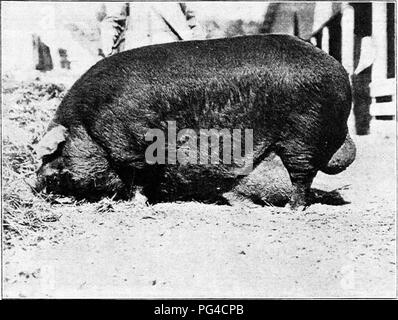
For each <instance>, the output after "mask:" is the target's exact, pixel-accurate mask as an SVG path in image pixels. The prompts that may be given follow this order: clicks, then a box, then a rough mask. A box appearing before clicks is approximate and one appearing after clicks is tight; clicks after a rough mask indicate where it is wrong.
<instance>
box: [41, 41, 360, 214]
mask: <svg viewBox="0 0 398 320" xmlns="http://www.w3.org/2000/svg"><path fill="white" fill-rule="evenodd" d="M350 108H351V89H350V83H349V80H348V76H347V74H346V71H345V70H344V68H343V67H342V66H341V65H340V63H338V62H337V61H336V60H335V59H333V58H332V57H330V56H329V55H328V54H326V53H325V52H323V51H321V50H319V49H318V48H316V47H314V46H313V45H311V44H309V43H306V42H304V41H301V40H299V39H297V38H295V37H292V36H288V35H258V36H244V37H235V38H229V39H214V40H205V41H185V42H178V43H169V44H161V45H154V46H147V47H142V48H138V49H134V50H130V51H126V52H122V53H119V54H116V55H114V56H111V57H109V58H106V59H104V60H101V61H99V62H98V63H97V64H96V65H94V66H93V67H92V68H91V69H90V70H88V71H87V72H86V73H85V74H84V75H83V76H82V77H81V78H80V79H79V80H77V81H76V83H75V84H74V85H73V86H72V88H71V89H70V90H69V92H68V93H67V94H66V96H65V97H64V99H63V101H62V102H61V104H60V106H59V107H58V110H57V112H56V114H55V117H54V119H53V121H52V122H51V124H50V125H49V128H48V132H47V134H46V135H45V137H44V138H43V140H42V141H41V142H40V144H39V146H38V148H37V151H38V154H39V156H40V157H42V160H43V163H42V166H41V168H40V169H39V171H38V184H37V185H38V189H42V188H44V187H45V188H46V190H47V191H51V192H55V193H60V194H64V195H74V196H77V197H84V198H90V199H98V198H100V197H102V196H112V195H114V194H117V195H118V196H119V197H121V198H128V197H130V196H132V194H133V191H134V190H135V187H137V186H140V187H142V188H143V191H144V194H145V195H146V196H147V197H148V198H149V200H150V201H153V202H155V201H161V200H163V199H171V198H170V197H169V196H170V195H173V196H176V195H177V198H178V194H179V193H180V192H181V193H182V194H185V195H186V196H187V197H188V198H197V199H204V198H206V197H216V196H218V195H222V194H223V193H224V192H226V191H228V190H231V188H233V187H234V186H236V184H237V183H238V182H239V180H240V178H242V176H239V175H237V174H235V173H234V172H235V171H234V170H232V167H233V166H232V165H224V164H220V165H179V164H177V165H172V164H165V165H159V164H148V163H147V161H146V159H145V151H146V149H147V147H148V145H149V144H150V143H151V142H148V141H146V140H145V138H144V136H145V134H146V133H147V132H148V130H149V129H153V128H158V129H161V130H164V131H166V130H167V129H166V124H167V121H169V120H170V121H176V125H177V130H180V129H183V128H191V129H194V130H199V129H210V128H215V129H222V128H228V129H252V130H253V151H254V153H253V155H254V160H253V163H254V166H256V165H257V164H259V163H261V162H262V161H263V160H264V159H266V158H267V156H268V155H270V154H271V152H274V153H275V154H277V155H278V156H279V157H280V159H281V160H282V162H283V165H284V166H285V168H286V169H287V172H288V173H289V176H290V180H291V188H292V190H291V196H290V205H291V206H292V207H298V206H305V205H306V204H307V197H308V193H309V190H310V186H311V183H312V181H313V179H314V177H315V175H316V173H317V171H318V170H321V171H323V172H326V173H330V174H335V173H338V172H340V171H342V170H344V169H345V168H346V167H347V166H348V165H349V164H350V163H351V162H352V161H353V160H354V157H355V148H354V147H353V144H352V141H351V140H350V138H349V135H348V130H347V118H348V115H349V113H350ZM344 141H346V144H344ZM347 146H348V147H347ZM340 147H341V148H340ZM339 148H340V150H343V149H347V150H349V151H350V154H349V156H347V157H342V158H341V159H343V160H341V159H340V158H339V157H338V156H336V155H335V156H334V154H335V153H336V151H337V150H339ZM337 154H338V153H337ZM170 190H171V191H170Z"/></svg>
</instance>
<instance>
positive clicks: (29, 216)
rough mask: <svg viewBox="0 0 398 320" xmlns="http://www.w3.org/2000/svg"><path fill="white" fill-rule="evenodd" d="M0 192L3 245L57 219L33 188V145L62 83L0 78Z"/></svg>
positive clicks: (61, 90) (60, 93)
mask: <svg viewBox="0 0 398 320" xmlns="http://www.w3.org/2000/svg"><path fill="white" fill-rule="evenodd" d="M2 93H3V110H2V112H3V121H2V126H3V137H2V138H3V139H2V195H3V199H2V200H3V203H2V204H3V206H2V209H3V231H4V242H5V245H6V246H12V243H13V241H12V240H13V239H19V240H26V239H27V238H29V236H30V235H32V233H37V232H39V231H42V230H45V229H47V228H48V226H49V224H48V223H49V222H54V221H57V220H58V219H59V216H60V215H59V213H55V211H54V210H52V208H51V204H50V203H49V202H48V201H46V200H47V199H46V198H44V197H43V196H42V195H40V194H36V193H35V192H34V191H33V189H32V185H33V182H32V181H33V180H34V178H35V172H36V170H37V168H38V167H39V162H38V160H37V159H36V157H35V154H34V151H33V150H34V149H33V147H34V145H35V144H36V143H37V142H38V141H39V140H40V138H41V137H42V135H43V134H44V132H45V130H46V128H47V125H48V123H49V121H50V120H51V118H52V117H53V115H54V112H55V110H56V108H57V106H58V104H59V102H60V100H61V99H62V97H63V95H64V94H65V86H63V85H58V84H52V83H43V82H41V81H40V80H37V81H34V82H30V83H18V82H15V81H7V79H3V92H2Z"/></svg>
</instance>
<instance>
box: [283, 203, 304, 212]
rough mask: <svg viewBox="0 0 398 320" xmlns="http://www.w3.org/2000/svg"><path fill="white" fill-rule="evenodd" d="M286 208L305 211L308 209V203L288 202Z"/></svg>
mask: <svg viewBox="0 0 398 320" xmlns="http://www.w3.org/2000/svg"><path fill="white" fill-rule="evenodd" d="M285 209H288V210H291V211H305V209H307V205H303V204H294V203H288V204H286V206H285Z"/></svg>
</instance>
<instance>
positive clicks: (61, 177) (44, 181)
mask: <svg viewBox="0 0 398 320" xmlns="http://www.w3.org/2000/svg"><path fill="white" fill-rule="evenodd" d="M34 189H35V191H36V192H38V193H54V194H59V195H64V196H70V195H71V192H70V190H72V189H73V188H72V179H71V177H70V175H69V174H68V173H58V174H53V175H49V176H41V175H40V174H39V173H38V174H37V180H36V184H35V186H34Z"/></svg>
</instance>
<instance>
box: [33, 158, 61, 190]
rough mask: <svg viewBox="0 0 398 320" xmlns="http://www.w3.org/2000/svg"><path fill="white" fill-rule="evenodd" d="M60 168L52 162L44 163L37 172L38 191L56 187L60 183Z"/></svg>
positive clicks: (35, 185)
mask: <svg viewBox="0 0 398 320" xmlns="http://www.w3.org/2000/svg"><path fill="white" fill-rule="evenodd" d="M58 180H59V170H58V169H55V168H54V167H52V166H51V164H45V165H42V166H41V167H40V168H39V170H37V172H36V183H35V184H34V189H35V190H36V191H37V192H41V191H43V190H44V189H45V188H46V187H49V188H48V189H54V187H55V186H56V185H58V183H59V181H58Z"/></svg>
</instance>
